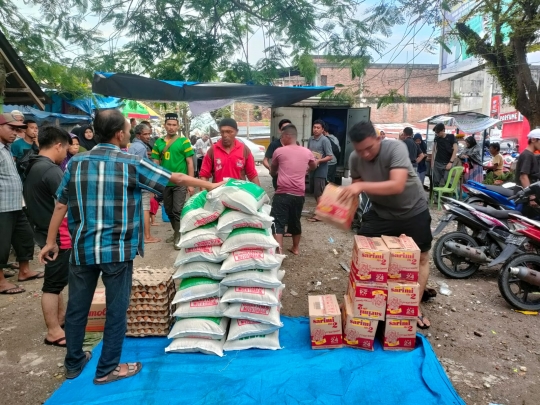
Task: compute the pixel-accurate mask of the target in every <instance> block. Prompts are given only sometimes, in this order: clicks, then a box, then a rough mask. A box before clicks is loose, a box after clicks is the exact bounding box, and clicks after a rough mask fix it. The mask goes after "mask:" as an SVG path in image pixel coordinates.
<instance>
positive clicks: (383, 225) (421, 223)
mask: <svg viewBox="0 0 540 405" xmlns="http://www.w3.org/2000/svg"><path fill="white" fill-rule="evenodd" d="M401 234H405V235H407V236H410V237H411V238H413V240H414V242H415V243H416V244H417V245H418V247H419V248H420V251H421V252H429V250H430V249H431V241H432V240H433V236H431V215H429V209H426V210H425V211H422V212H421V213H420V214H418V215H415V216H414V217H412V218H408V219H401V220H399V219H384V218H381V217H379V216H378V215H377V213H376V212H375V211H374V210H373V209H371V210H369V211H368V212H367V213H366V214H364V216H363V217H362V225H361V227H360V230H359V231H358V235H364V236H372V237H378V236H381V235H388V236H399V235H401Z"/></svg>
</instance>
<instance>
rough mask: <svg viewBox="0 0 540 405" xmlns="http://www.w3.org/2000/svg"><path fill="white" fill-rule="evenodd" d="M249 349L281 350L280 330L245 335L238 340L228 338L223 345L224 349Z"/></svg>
mask: <svg viewBox="0 0 540 405" xmlns="http://www.w3.org/2000/svg"><path fill="white" fill-rule="evenodd" d="M247 349H263V350H279V349H281V346H280V345H279V331H278V330H276V331H275V332H273V333H270V334H268V335H256V336H249V337H244V338H241V339H238V340H227V341H226V342H225V344H224V345H223V350H224V351H227V352H228V351H231V350H247Z"/></svg>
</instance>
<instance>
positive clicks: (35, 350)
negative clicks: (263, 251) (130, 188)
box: [0, 167, 540, 405]
mask: <svg viewBox="0 0 540 405" xmlns="http://www.w3.org/2000/svg"><path fill="white" fill-rule="evenodd" d="M259 172H260V173H261V180H262V182H263V185H264V186H265V188H266V189H267V190H268V191H269V192H270V190H271V184H270V178H269V176H268V175H267V171H266V170H265V169H264V168H262V167H260V168H259ZM314 205H315V204H314V201H313V198H310V197H307V199H306V207H305V208H306V209H313V208H314ZM439 216H440V213H439V212H437V211H434V212H433V218H434V221H433V224H432V226H433V227H434V226H435V225H436V223H437V218H438V217H439ZM302 226H303V239H302V242H301V255H300V256H298V257H293V256H292V255H290V256H289V257H288V258H287V259H286V260H285V262H284V264H283V269H285V270H286V271H287V274H286V276H285V279H284V283H285V284H286V290H285V293H284V295H283V306H284V308H283V312H282V313H283V314H285V315H291V316H306V315H307V295H309V294H336V295H337V296H338V297H340V296H341V297H342V296H343V295H344V294H345V290H346V286H347V276H348V275H347V273H346V272H345V271H344V270H343V269H342V267H341V266H340V263H345V264H349V263H350V260H351V249H352V234H351V233H349V232H344V231H340V230H337V229H335V228H332V227H331V226H329V225H326V224H324V223H315V224H313V223H309V222H307V221H304V222H303V224H302ZM152 231H153V233H154V235H155V236H158V237H160V238H162V239H165V238H167V237H168V236H169V235H170V234H171V230H170V227H169V225H168V224H162V225H161V226H156V227H153V228H152ZM290 243H291V241H290V240H286V242H285V247H288V244H290ZM176 255H177V252H175V251H174V250H173V248H172V246H171V245H169V246H166V245H165V244H164V243H161V244H153V245H147V247H146V256H145V257H144V258H138V259H137V260H136V265H142V266H146V265H149V266H158V267H163V266H171V265H172V263H173V261H174V259H175V257H176ZM38 267H40V266H39V265H38V264H37V263H36V262H33V263H32V268H38ZM15 277H16V276H15ZM496 277H497V274H496V272H495V271H489V270H482V269H481V270H480V271H478V272H477V274H475V275H474V276H472V277H471V278H470V279H467V280H449V279H445V278H444V276H442V274H441V273H439V272H438V270H437V269H436V268H435V266H433V265H432V266H431V276H430V281H429V286H431V287H433V288H436V289H437V290H438V287H439V286H438V285H437V282H438V281H445V282H446V283H447V284H448V285H449V287H450V289H451V290H452V294H451V295H450V296H443V295H441V294H439V295H438V296H437V297H436V298H435V299H433V300H432V302H429V303H426V304H424V307H423V308H424V313H425V315H426V316H428V317H429V319H430V321H431V323H432V327H431V328H430V329H429V330H427V331H422V333H424V335H425V336H427V337H428V339H429V341H430V342H431V344H432V346H433V348H434V350H435V352H436V353H437V356H438V358H439V360H440V361H441V363H442V364H443V366H444V368H445V370H446V372H447V374H448V376H449V377H450V379H451V381H452V383H453V384H454V387H455V388H456V390H457V391H458V393H459V394H460V395H461V397H462V398H463V399H464V400H465V402H466V403H467V404H471V405H474V404H477V405H488V404H490V403H491V404H505V405H507V404H508V405H510V404H511V405H536V404H538V403H540V400H539V399H538V398H540V385H539V382H540V363H539V360H540V348H539V346H538V345H539V343H540V338H539V336H538V335H537V334H536V333H535V330H536V331H538V317H535V316H527V315H522V314H520V313H517V312H514V311H512V309H511V308H510V306H509V305H508V304H507V303H506V302H505V301H504V300H503V298H502V297H501V295H500V293H499V291H498V288H497V282H496ZM24 287H25V288H26V293H24V294H20V295H16V296H5V295H1V296H0V379H1V381H2V383H1V384H0V385H1V387H2V394H1V395H0V398H1V399H0V403H1V404H9V403H17V404H20V405H26V404H40V403H43V402H45V401H46V400H47V398H48V397H49V396H50V395H51V393H52V392H53V391H54V390H55V389H57V388H58V387H59V386H60V384H61V383H62V382H63V381H64V377H63V367H62V363H63V356H64V350H63V349H60V348H52V347H49V346H45V345H44V344H43V338H44V331H45V324H44V321H43V316H42V313H41V306H40V298H41V283H40V282H39V281H31V282H27V283H24ZM474 332H477V334H475V333H474ZM477 335H481V336H477ZM307 338H308V337H306V339H307Z"/></svg>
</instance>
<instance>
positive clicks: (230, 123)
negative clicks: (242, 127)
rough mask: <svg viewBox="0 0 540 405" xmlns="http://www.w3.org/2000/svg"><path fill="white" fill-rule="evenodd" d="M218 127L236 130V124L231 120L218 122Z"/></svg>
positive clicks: (224, 119)
mask: <svg viewBox="0 0 540 405" xmlns="http://www.w3.org/2000/svg"><path fill="white" fill-rule="evenodd" d="M219 127H220V128H221V127H232V128H234V129H236V130H238V124H237V123H236V121H235V120H234V119H232V118H223V119H222V120H221V121H220V122H219Z"/></svg>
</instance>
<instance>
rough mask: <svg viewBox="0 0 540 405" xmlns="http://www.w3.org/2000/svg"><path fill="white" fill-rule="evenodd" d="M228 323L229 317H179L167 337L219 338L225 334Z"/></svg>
mask: <svg viewBox="0 0 540 405" xmlns="http://www.w3.org/2000/svg"><path fill="white" fill-rule="evenodd" d="M228 325H229V318H225V317H222V318H215V317H199V318H183V319H182V318H179V319H178V320H177V321H176V323H175V324H174V326H173V327H172V329H171V331H170V333H169V335H168V336H167V337H168V338H169V339H175V338H195V339H216V340H219V339H221V338H223V336H225V333H226V332H227V326H228Z"/></svg>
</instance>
